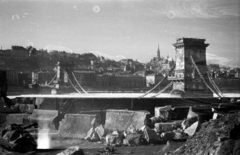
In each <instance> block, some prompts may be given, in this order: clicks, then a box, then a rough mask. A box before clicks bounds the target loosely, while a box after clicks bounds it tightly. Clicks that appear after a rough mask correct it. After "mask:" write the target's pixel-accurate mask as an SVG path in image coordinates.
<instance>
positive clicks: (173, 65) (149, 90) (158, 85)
mask: <svg viewBox="0 0 240 155" xmlns="http://www.w3.org/2000/svg"><path fill="white" fill-rule="evenodd" d="M175 65H176V64H174V65H173V67H172V68H171V69H170V71H169V72H168V73H167V75H166V76H165V77H164V78H163V79H162V80H161V81H160V82H158V83H157V84H156V85H155V86H154V87H153V88H152V89H150V90H149V91H147V92H146V93H145V94H143V95H141V96H139V98H142V97H144V96H146V95H147V94H149V93H150V92H152V91H153V90H154V89H156V88H157V87H158V86H159V85H160V84H161V83H162V82H163V80H165V79H166V78H167V77H168V75H169V73H170V72H172V70H173V69H174V68H175Z"/></svg>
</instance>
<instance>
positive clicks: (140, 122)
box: [105, 110, 149, 132]
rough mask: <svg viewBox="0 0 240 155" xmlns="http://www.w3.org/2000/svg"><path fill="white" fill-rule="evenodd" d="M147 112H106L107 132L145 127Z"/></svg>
mask: <svg viewBox="0 0 240 155" xmlns="http://www.w3.org/2000/svg"><path fill="white" fill-rule="evenodd" d="M148 114H149V112H147V111H130V110H106V121H105V129H106V130H107V132H112V131H115V130H117V131H127V129H128V128H129V127H130V126H131V125H133V126H134V127H135V128H136V129H140V128H141V127H142V126H144V125H145V123H146V119H147V115H148Z"/></svg>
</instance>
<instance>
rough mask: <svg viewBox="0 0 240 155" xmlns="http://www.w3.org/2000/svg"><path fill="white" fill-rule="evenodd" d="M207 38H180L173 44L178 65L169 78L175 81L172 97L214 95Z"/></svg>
mask: <svg viewBox="0 0 240 155" xmlns="http://www.w3.org/2000/svg"><path fill="white" fill-rule="evenodd" d="M208 45H209V44H206V43H205V39H195V38H179V39H177V40H176V43H174V44H173V46H174V47H175V50H176V66H175V70H174V72H173V73H172V74H170V75H169V76H168V80H171V81H173V89H172V91H171V93H170V95H171V96H172V97H174V96H178V97H197V96H198V97H199V96H204V97H213V92H212V91H210V90H211V89H209V87H210V88H211V86H209V85H210V83H209V80H208V76H207V74H208V69H207V63H206V48H207V47H208Z"/></svg>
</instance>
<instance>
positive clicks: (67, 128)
mask: <svg viewBox="0 0 240 155" xmlns="http://www.w3.org/2000/svg"><path fill="white" fill-rule="evenodd" d="M95 118H96V115H88V114H65V116H64V119H63V120H62V121H61V122H60V125H59V134H58V136H60V137H69V138H85V137H86V136H87V133H88V131H89V130H90V129H91V128H92V127H93V126H92V121H93V120H94V119H95Z"/></svg>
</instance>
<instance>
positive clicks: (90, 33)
mask: <svg viewBox="0 0 240 155" xmlns="http://www.w3.org/2000/svg"><path fill="white" fill-rule="evenodd" d="M239 26H240V1H239V0H0V45H1V46H2V48H3V49H8V48H10V47H11V45H20V46H24V47H26V46H28V45H33V46H34V47H36V48H37V49H40V48H51V49H64V50H66V51H68V52H74V53H87V52H91V51H94V52H95V53H96V52H98V53H104V54H105V55H110V56H119V55H121V56H125V57H127V58H132V59H134V60H135V59H138V60H140V61H142V62H147V61H149V60H150V59H151V58H152V57H154V56H156V55H157V47H158V44H159V46H160V51H161V55H162V56H164V57H167V55H169V56H170V57H172V58H174V59H175V49H174V48H173V46H172V44H173V43H174V42H175V40H176V39H177V38H179V37H194V38H203V39H206V43H209V44H210V45H209V47H208V48H207V60H208V62H214V63H220V64H222V65H230V66H240V47H239V42H240V39H239V38H240V32H239V31H240V30H239Z"/></svg>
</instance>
